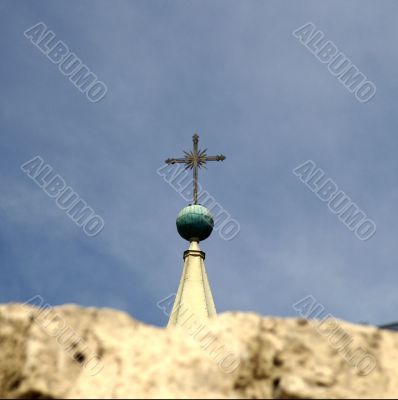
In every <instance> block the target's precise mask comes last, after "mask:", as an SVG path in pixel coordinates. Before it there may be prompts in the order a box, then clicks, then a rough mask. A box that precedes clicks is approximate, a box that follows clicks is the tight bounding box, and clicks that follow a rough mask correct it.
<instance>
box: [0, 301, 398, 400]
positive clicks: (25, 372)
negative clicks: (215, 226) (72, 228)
mask: <svg viewBox="0 0 398 400" xmlns="http://www.w3.org/2000/svg"><path fill="white" fill-rule="evenodd" d="M323 326H324V325H323ZM338 328H339V330H338V331H337V330H335V331H334V333H333V331H331V330H329V332H328V334H327V335H326V334H323V335H322V334H321V333H320V332H322V331H324V332H325V331H327V329H319V322H317V321H312V322H307V321H305V320H302V319H301V320H297V319H279V318H262V317H260V316H258V315H255V314H250V313H226V314H223V315H221V316H219V317H218V318H217V319H215V320H214V321H212V322H211V323H210V324H209V325H208V326H206V327H205V328H204V329H202V330H201V331H199V330H198V329H197V328H196V327H195V329H194V327H193V326H191V327H189V326H186V327H184V328H181V327H176V328H168V329H160V328H156V327H151V326H147V325H145V324H142V323H139V322H137V321H135V320H133V319H132V318H130V317H129V316H128V315H127V314H125V313H123V312H120V311H116V310H110V309H94V308H81V307H77V306H73V305H68V306H63V307H58V308H54V309H49V310H39V309H36V308H32V307H28V306H21V305H3V306H0V398H6V399H7V398H66V399H71V398H112V399H127V398H291V399H305V398H312V399H316V398H397V397H398V334H396V333H393V332H387V331H380V330H378V329H376V328H374V327H366V326H356V325H351V324H348V323H345V322H341V321H338ZM340 338H343V339H344V340H340ZM370 361H372V362H373V361H374V365H373V364H369V362H370ZM369 365H370V367H372V368H370V367H368V366H369ZM373 367H374V368H373Z"/></svg>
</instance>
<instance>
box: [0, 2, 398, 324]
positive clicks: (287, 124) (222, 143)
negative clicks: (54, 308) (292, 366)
mask: <svg viewBox="0 0 398 400" xmlns="http://www.w3.org/2000/svg"><path fill="white" fill-rule="evenodd" d="M397 12H398V3H397V2H394V1H383V2H375V1H350V2H346V1H323V2H318V1H301V2H293V1H290V2H288V1H245V2H243V1H234V2H232V1H227V0H223V1H221V0H219V1H209V0H206V1H186V0H184V1H165V0H157V1H155V0H145V1H121V0H112V1H95V2H94V1H79V2H67V1H57V2H53V1H40V2H31V1H18V2H16V1H12V0H7V1H5V0H1V2H0V19H1V23H0V46H1V63H0V84H1V86H0V87H1V92H0V93H1V94H0V124H1V140H0V165H1V169H0V171H1V181H2V185H1V189H0V190H1V195H0V255H1V279H0V302H2V303H7V302H24V301H26V300H28V299H29V298H31V297H33V296H35V295H40V296H42V297H43V298H44V299H45V301H46V302H48V303H50V304H52V305H58V304H64V303H77V304H81V305H84V306H96V307H113V308H118V309H122V310H125V311H127V312H129V313H130V314H131V315H132V316H134V317H135V318H137V319H139V320H142V321H145V322H147V323H151V324H157V325H164V324H165V323H166V322H167V318H166V317H165V316H164V315H163V314H162V312H161V311H159V310H158V309H157V307H156V302H157V301H159V300H160V299H162V298H164V297H166V296H167V295H169V294H170V293H172V292H175V291H176V289H177V285H178V282H179V278H180V274H181V270H182V253H183V251H184V250H185V249H186V248H187V243H186V242H184V241H183V240H182V239H181V238H180V237H179V236H178V234H177V232H176V228H175V217H176V215H177V213H178V211H179V210H180V209H181V208H182V207H184V206H185V204H186V202H185V201H184V200H183V199H182V198H181V197H180V196H179V194H178V193H176V192H175V191H174V190H173V189H172V188H171V187H170V186H169V185H167V184H166V183H165V182H164V181H163V180H162V179H161V178H160V177H159V176H158V175H157V173H156V170H157V169H158V168H159V167H160V166H161V165H162V163H163V161H164V160H165V159H166V158H168V157H171V156H180V154H181V153H182V150H185V149H189V148H190V146H191V136H192V134H193V133H194V132H196V131H197V132H198V133H199V134H200V140H201V144H202V147H206V148H208V149H209V152H210V153H211V154H218V153H223V154H225V155H226V156H227V160H226V161H224V163H222V164H214V165H209V167H208V169H207V170H206V171H204V172H203V173H202V172H201V174H200V180H201V183H202V184H203V186H204V187H205V188H206V190H208V191H209V192H210V193H211V194H212V195H213V196H214V197H215V198H216V199H217V201H218V202H219V203H220V204H222V205H223V207H224V208H225V209H226V210H228V212H229V213H230V214H231V216H232V217H233V218H235V219H236V220H237V221H239V223H240V226H241V230H240V233H239V235H237V237H236V238H235V239H234V240H232V241H224V240H222V239H221V238H220V236H219V235H218V234H217V233H213V235H212V236H211V237H210V238H209V239H208V240H207V241H205V242H203V243H202V249H203V250H204V251H205V252H206V255H207V258H206V262H207V270H208V275H209V278H210V282H211V286H212V290H213V296H214V298H215V302H216V306H217V308H218V311H220V312H223V311H227V310H242V311H254V312H257V313H260V314H264V315H279V316H296V313H295V311H294V310H293V308H292V305H293V304H294V303H295V302H297V301H298V300H300V299H301V298H303V297H305V296H307V295H313V296H314V297H316V299H317V300H318V301H319V302H320V303H322V304H323V305H324V306H325V308H326V310H327V311H328V312H330V313H331V314H333V315H334V316H335V317H337V318H342V319H346V320H349V321H353V322H359V321H367V322H369V323H374V324H379V323H387V322H391V321H394V320H398V296H397V290H396V288H397V282H398V264H397V246H396V239H397V229H398V217H397V212H396V210H397V204H398V202H397V200H398V190H397V185H396V171H397V166H398V159H397V156H396V154H397V147H398V139H397V136H396V135H397V132H396V126H397V122H398V113H397V111H396V107H397V106H396V99H397V83H398V82H397V71H398V55H397V52H396V50H395V49H396V38H397V35H398V25H397V24H396V16H397ZM38 22H44V23H45V24H46V25H47V26H48V28H49V29H51V30H52V31H54V33H55V34H56V37H57V38H58V39H59V40H62V41H64V42H65V43H66V44H67V45H68V47H69V48H70V49H71V50H72V51H73V52H74V53H75V54H76V55H77V56H78V57H79V58H80V59H81V60H82V61H83V62H84V64H86V65H87V66H89V68H90V69H91V70H92V71H93V72H94V73H95V74H96V75H97V76H98V78H99V79H100V80H101V81H103V82H104V83H105V84H106V85H107V87H108V92H107V94H106V96H105V97H104V99H103V100H102V101H100V102H98V103H91V102H90V101H88V99H87V98H86V97H85V95H84V94H82V93H81V92H80V91H79V90H77V89H76V87H74V86H73V84H72V83H71V82H70V81H68V79H67V78H66V77H65V76H63V75H62V74H61V73H60V72H59V70H58V68H57V66H56V65H54V64H52V63H51V62H50V61H49V60H48V59H47V58H46V57H45V56H44V55H43V54H42V53H41V52H40V51H39V50H38V49H37V47H35V46H34V45H33V44H32V43H31V42H30V41H29V40H28V39H27V38H26V37H24V34H23V32H24V31H25V30H27V29H28V28H29V27H31V26H33V25H35V24H37V23H38ZM307 22H312V23H314V24H315V25H316V27H317V28H318V29H320V30H322V31H323V32H324V33H325V35H326V37H327V38H328V39H329V40H331V41H333V43H335V44H336V46H337V47H338V48H339V50H341V51H343V52H344V53H345V54H346V55H347V56H348V57H349V58H350V60H351V61H352V62H353V63H354V64H355V65H356V66H357V67H358V68H359V69H360V71H361V72H363V73H364V74H365V75H366V76H367V77H368V79H370V80H371V81H372V82H374V84H375V85H376V87H377V94H376V96H375V97H374V98H373V99H372V100H371V101H369V102H368V103H365V104H363V103H360V102H359V101H358V100H357V99H356V98H355V96H353V95H352V94H351V93H350V92H349V91H348V90H347V89H346V88H344V87H343V86H342V85H341V84H340V83H339V82H338V80H337V79H336V77H334V76H332V75H331V74H330V73H329V71H328V69H327V68H326V66H325V65H324V64H322V63H320V62H319V61H318V60H317V59H316V57H315V56H314V55H312V54H311V53H310V52H309V51H308V50H307V49H306V48H305V47H304V46H303V45H302V44H300V42H299V41H298V40H297V39H296V38H295V37H294V36H293V35H292V32H293V31H294V30H296V29H297V28H299V27H300V26H302V25H304V24H305V23H307ZM37 155H39V156H41V157H42V158H43V159H44V160H45V161H46V162H47V163H49V164H50V165H51V166H52V167H53V168H54V170H55V171H56V172H57V173H58V174H60V175H61V176H62V177H63V178H64V179H65V181H66V182H67V183H68V184H69V185H70V186H71V187H73V189H74V190H75V191H76V192H77V193H78V194H79V195H80V196H81V197H82V198H83V199H84V200H85V201H87V203H88V204H89V205H90V206H91V207H92V208H93V209H95V211H96V212H97V213H98V214H99V215H101V216H102V217H103V218H104V220H105V228H104V230H103V231H102V232H101V233H100V234H99V235H98V236H96V237H88V236H86V235H85V234H84V232H83V230H82V229H81V228H79V227H78V226H76V225H75V224H74V223H73V222H72V221H71V219H69V218H68V217H67V216H66V215H65V213H64V212H63V211H61V210H60V209H58V208H57V206H56V204H55V202H54V200H53V199H51V198H49V197H48V196H46V194H45V193H44V192H43V191H42V190H41V189H40V188H39V187H38V186H37V185H35V183H34V182H33V181H32V180H31V179H29V178H28V177H27V176H26V175H25V174H23V173H22V172H21V170H20V166H21V164H23V163H25V162H26V161H27V160H29V159H31V158H33V157H35V156H37ZM309 159H311V160H313V161H314V162H315V163H316V164H317V166H319V167H320V168H322V169H323V170H324V171H325V172H326V174H327V175H328V176H329V177H331V178H333V179H334V181H335V182H336V183H337V184H338V185H339V188H341V189H342V190H344V191H345V192H346V193H347V194H348V195H349V196H350V197H351V198H352V199H353V200H354V201H355V202H356V203H357V204H358V205H359V206H360V207H361V209H362V210H364V212H365V213H366V214H367V215H368V216H369V217H370V218H372V219H373V220H374V221H375V223H376V225H377V232H376V235H375V236H374V237H373V238H371V239H370V240H368V241H365V242H364V241H360V240H358V239H357V237H356V236H355V235H354V234H353V232H351V231H350V230H348V229H347V228H346V227H345V226H344V225H343V224H342V223H341V222H340V221H339V220H338V218H337V217H336V215H333V214H332V213H331V212H330V211H329V210H328V208H327V206H326V205H325V203H323V202H321V201H320V200H319V199H318V198H317V197H316V196H315V195H314V194H313V193H311V191H310V190H308V188H307V187H306V186H305V185H304V184H303V183H302V182H301V181H300V180H299V179H298V178H297V177H296V176H294V174H293V173H292V170H293V169H294V168H295V167H297V166H298V165H300V164H302V163H303V162H305V161H306V160H309Z"/></svg>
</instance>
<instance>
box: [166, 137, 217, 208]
mask: <svg viewBox="0 0 398 400" xmlns="http://www.w3.org/2000/svg"><path fill="white" fill-rule="evenodd" d="M192 141H193V150H191V151H189V152H187V151H184V154H185V157H184V158H168V159H167V160H166V164H177V163H179V164H185V165H186V167H185V169H192V170H193V204H198V169H199V168H202V167H203V168H206V163H207V161H224V160H225V156H223V155H222V154H220V155H219V156H208V155H207V154H206V151H207V149H204V150H199V149H198V144H199V135H198V134H197V133H195V134H194V135H193V136H192Z"/></svg>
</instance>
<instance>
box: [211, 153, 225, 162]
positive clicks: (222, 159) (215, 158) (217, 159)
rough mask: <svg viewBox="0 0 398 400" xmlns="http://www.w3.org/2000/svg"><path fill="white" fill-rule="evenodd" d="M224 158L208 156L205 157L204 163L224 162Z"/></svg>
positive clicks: (222, 156)
mask: <svg viewBox="0 0 398 400" xmlns="http://www.w3.org/2000/svg"><path fill="white" fill-rule="evenodd" d="M225 158H226V157H225V156H224V155H222V154H220V155H219V156H208V157H206V161H224V160H225Z"/></svg>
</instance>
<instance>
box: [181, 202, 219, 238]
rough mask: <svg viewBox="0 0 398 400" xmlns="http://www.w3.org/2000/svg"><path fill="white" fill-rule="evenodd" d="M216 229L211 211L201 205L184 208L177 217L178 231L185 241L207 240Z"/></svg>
mask: <svg viewBox="0 0 398 400" xmlns="http://www.w3.org/2000/svg"><path fill="white" fill-rule="evenodd" d="M213 227H214V220H213V217H212V216H211V214H210V211H209V210H208V209H207V208H206V207H203V206H201V205H199V204H193V205H190V206H188V207H185V208H183V209H182V210H181V211H180V212H179V214H178V215H177V231H178V233H179V234H180V236H181V237H183V238H184V239H185V240H189V241H192V240H196V241H198V242H199V241H202V240H205V239H207V238H208V237H209V236H210V234H211V232H212V230H213Z"/></svg>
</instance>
